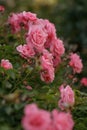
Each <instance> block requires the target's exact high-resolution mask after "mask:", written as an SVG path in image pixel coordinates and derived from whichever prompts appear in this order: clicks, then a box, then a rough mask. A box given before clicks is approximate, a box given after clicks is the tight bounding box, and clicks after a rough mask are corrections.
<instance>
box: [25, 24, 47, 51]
mask: <svg viewBox="0 0 87 130" xmlns="http://www.w3.org/2000/svg"><path fill="white" fill-rule="evenodd" d="M46 38H47V34H46V32H45V30H44V29H43V28H42V26H41V25H31V26H30V27H29V32H28V34H27V37H26V41H27V43H28V44H31V45H32V46H33V47H34V48H35V49H36V50H37V51H38V52H42V51H43V49H44V44H45V42H46Z"/></svg>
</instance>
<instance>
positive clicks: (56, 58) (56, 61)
mask: <svg viewBox="0 0 87 130" xmlns="http://www.w3.org/2000/svg"><path fill="white" fill-rule="evenodd" d="M60 63H61V57H60V56H58V55H56V56H54V57H53V66H54V67H58V65H59V64H60Z"/></svg>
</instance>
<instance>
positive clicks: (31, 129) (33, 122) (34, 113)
mask: <svg viewBox="0 0 87 130" xmlns="http://www.w3.org/2000/svg"><path fill="white" fill-rule="evenodd" d="M50 123H51V118H50V113H49V112H47V111H45V110H42V109H39V108H38V107H37V106H36V105H35V104H31V105H27V106H26V107H25V109H24V117H23V119H22V126H23V128H24V130H48V129H47V128H48V127H49V125H50Z"/></svg>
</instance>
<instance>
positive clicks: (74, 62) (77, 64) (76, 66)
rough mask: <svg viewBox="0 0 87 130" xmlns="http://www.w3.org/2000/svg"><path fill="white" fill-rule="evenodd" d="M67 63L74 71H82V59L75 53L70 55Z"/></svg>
mask: <svg viewBox="0 0 87 130" xmlns="http://www.w3.org/2000/svg"><path fill="white" fill-rule="evenodd" d="M69 65H70V66H71V67H72V68H73V71H74V73H80V72H81V71H82V68H83V64H82V60H81V59H80V57H79V56H78V55H77V54H76V53H72V54H71V55H70V62H69Z"/></svg>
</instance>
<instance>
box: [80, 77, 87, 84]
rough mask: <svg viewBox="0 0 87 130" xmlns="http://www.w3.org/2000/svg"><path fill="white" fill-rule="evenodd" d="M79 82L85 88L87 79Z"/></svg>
mask: <svg viewBox="0 0 87 130" xmlns="http://www.w3.org/2000/svg"><path fill="white" fill-rule="evenodd" d="M80 82H81V84H82V85H83V86H87V78H85V77H84V78H82V79H81V81H80Z"/></svg>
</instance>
